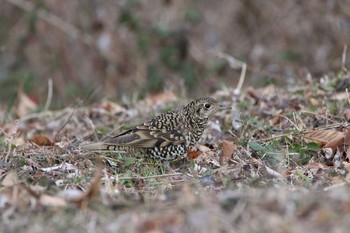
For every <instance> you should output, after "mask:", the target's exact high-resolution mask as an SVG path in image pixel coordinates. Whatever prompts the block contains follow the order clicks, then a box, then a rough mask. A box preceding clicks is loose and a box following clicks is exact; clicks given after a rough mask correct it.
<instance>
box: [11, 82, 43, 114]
mask: <svg viewBox="0 0 350 233" xmlns="http://www.w3.org/2000/svg"><path fill="white" fill-rule="evenodd" d="M37 107H38V105H37V104H36V103H35V102H34V101H33V100H31V99H30V98H29V97H28V96H27V95H26V94H25V93H24V92H23V91H22V90H21V88H20V89H19V90H18V93H17V104H16V114H17V116H19V117H23V116H25V115H28V114H29V113H31V112H33V111H34V110H35V109H36V108H37Z"/></svg>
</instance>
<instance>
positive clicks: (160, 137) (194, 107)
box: [81, 97, 226, 160]
mask: <svg viewBox="0 0 350 233" xmlns="http://www.w3.org/2000/svg"><path fill="white" fill-rule="evenodd" d="M225 108H226V107H225V106H224V105H221V104H219V103H218V102H217V101H215V100H214V99H212V98H208V97H204V98H199V99H195V100H193V101H192V102H190V103H189V104H188V105H186V106H185V107H184V108H182V109H179V110H173V111H170V112H167V113H163V114H161V115H159V116H157V117H155V118H153V119H152V120H150V121H149V122H146V123H144V124H142V125H139V126H136V127H135V128H132V129H130V130H127V131H125V132H123V133H121V134H119V135H117V136H114V137H110V138H107V139H105V140H103V141H101V142H97V143H92V144H86V145H82V146H81V148H82V149H85V150H94V151H127V152H130V153H134V152H141V153H142V154H145V155H147V156H149V157H151V158H154V159H159V160H175V159H177V158H180V157H183V156H184V155H185V154H186V152H188V151H189V150H190V149H192V148H193V147H194V145H195V143H196V142H197V141H198V140H199V139H200V137H201V135H202V134H203V131H204V129H205V127H206V126H207V123H208V121H209V119H210V117H211V116H212V115H213V114H214V113H216V112H217V111H218V110H220V109H225Z"/></svg>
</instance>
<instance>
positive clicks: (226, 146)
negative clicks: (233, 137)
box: [220, 140, 237, 165]
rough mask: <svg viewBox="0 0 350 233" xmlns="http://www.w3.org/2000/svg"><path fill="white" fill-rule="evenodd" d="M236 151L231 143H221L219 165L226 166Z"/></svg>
mask: <svg viewBox="0 0 350 233" xmlns="http://www.w3.org/2000/svg"><path fill="white" fill-rule="evenodd" d="M236 150H237V146H236V145H235V144H234V143H233V142H231V141H226V140H223V141H222V153H221V156H220V164H221V165H223V164H226V163H227V162H228V161H229V160H230V159H231V158H232V155H233V153H234V152H235V151H236Z"/></svg>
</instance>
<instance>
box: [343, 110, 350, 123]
mask: <svg viewBox="0 0 350 233" xmlns="http://www.w3.org/2000/svg"><path fill="white" fill-rule="evenodd" d="M343 116H344V118H345V120H347V121H350V109H349V108H347V109H345V110H344V111H343Z"/></svg>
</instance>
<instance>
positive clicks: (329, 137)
mask: <svg viewBox="0 0 350 233" xmlns="http://www.w3.org/2000/svg"><path fill="white" fill-rule="evenodd" d="M344 137H345V134H344V133H343V132H339V131H336V130H323V129H321V130H319V129H318V130H312V131H310V132H308V133H306V134H304V140H305V141H306V142H307V143H309V142H314V143H316V144H318V145H319V146H321V147H325V148H326V147H327V148H332V149H333V151H335V149H336V147H337V146H339V145H340V144H341V143H342V142H343V141H344Z"/></svg>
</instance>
